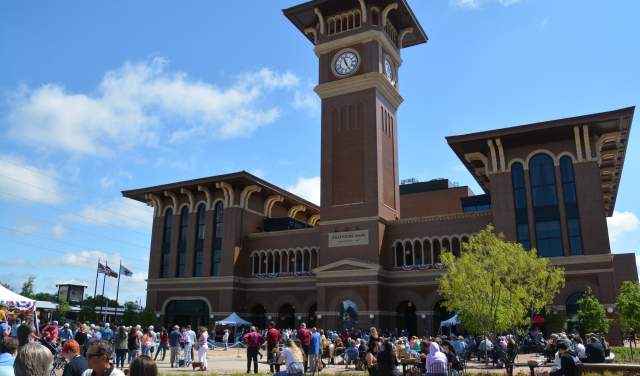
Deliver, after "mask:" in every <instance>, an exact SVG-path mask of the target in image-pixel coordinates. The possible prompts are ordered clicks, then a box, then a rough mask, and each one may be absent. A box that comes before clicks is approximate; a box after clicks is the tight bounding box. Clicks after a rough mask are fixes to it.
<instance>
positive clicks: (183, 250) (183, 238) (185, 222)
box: [176, 206, 189, 277]
mask: <svg viewBox="0 0 640 376" xmlns="http://www.w3.org/2000/svg"><path fill="white" fill-rule="evenodd" d="M188 228H189V208H188V207H187V206H185V207H183V208H182V211H181V212H180V234H179V236H178V272H177V273H176V277H186V275H185V274H184V265H185V261H186V260H187V229H188Z"/></svg>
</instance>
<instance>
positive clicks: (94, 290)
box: [93, 257, 100, 304]
mask: <svg viewBox="0 0 640 376" xmlns="http://www.w3.org/2000/svg"><path fill="white" fill-rule="evenodd" d="M98 273H100V257H98V266H96V284H95V285H94V286H93V304H95V303H96V293H97V292H98Z"/></svg>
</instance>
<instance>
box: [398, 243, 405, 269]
mask: <svg viewBox="0 0 640 376" xmlns="http://www.w3.org/2000/svg"><path fill="white" fill-rule="evenodd" d="M403 260H404V247H403V246H402V243H396V266H398V267H399V266H402V265H403V263H402V261H403Z"/></svg>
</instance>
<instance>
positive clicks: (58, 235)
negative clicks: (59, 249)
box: [51, 223, 64, 239]
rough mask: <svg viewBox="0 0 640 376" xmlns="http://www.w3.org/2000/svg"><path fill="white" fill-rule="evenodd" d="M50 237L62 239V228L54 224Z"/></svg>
mask: <svg viewBox="0 0 640 376" xmlns="http://www.w3.org/2000/svg"><path fill="white" fill-rule="evenodd" d="M51 235H53V237H54V238H56V239H62V238H64V226H62V225H61V224H59V223H58V224H55V225H53V226H52V227H51Z"/></svg>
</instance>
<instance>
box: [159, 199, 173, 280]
mask: <svg viewBox="0 0 640 376" xmlns="http://www.w3.org/2000/svg"><path fill="white" fill-rule="evenodd" d="M172 224H173V209H171V208H169V209H167V212H166V213H165V215H164V230H163V234H162V260H161V262H160V277H161V278H166V277H168V276H169V254H170V253H171V227H172Z"/></svg>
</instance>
